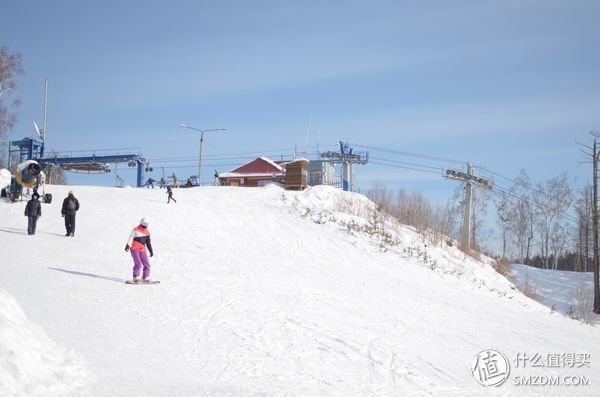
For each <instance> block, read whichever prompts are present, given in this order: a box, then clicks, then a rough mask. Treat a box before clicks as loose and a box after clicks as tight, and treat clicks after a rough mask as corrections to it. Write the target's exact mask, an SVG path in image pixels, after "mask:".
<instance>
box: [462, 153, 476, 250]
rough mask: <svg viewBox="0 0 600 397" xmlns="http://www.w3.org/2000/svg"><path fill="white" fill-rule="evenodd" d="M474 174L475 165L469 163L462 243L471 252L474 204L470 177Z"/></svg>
mask: <svg viewBox="0 0 600 397" xmlns="http://www.w3.org/2000/svg"><path fill="white" fill-rule="evenodd" d="M471 176H473V165H472V164H471V163H467V178H466V179H465V182H466V186H465V210H464V211H463V235H462V243H463V248H464V250H465V251H466V252H471V206H472V205H473V199H472V194H473V186H472V185H471V182H470V181H469V178H470V177H471Z"/></svg>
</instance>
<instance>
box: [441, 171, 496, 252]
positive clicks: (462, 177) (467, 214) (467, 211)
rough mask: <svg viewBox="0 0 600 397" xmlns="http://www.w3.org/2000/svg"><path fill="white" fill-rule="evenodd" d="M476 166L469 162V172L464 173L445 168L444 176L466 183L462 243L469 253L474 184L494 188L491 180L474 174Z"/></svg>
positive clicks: (486, 188)
mask: <svg viewBox="0 0 600 397" xmlns="http://www.w3.org/2000/svg"><path fill="white" fill-rule="evenodd" d="M473 171H474V167H473V165H472V164H471V163H467V172H466V173H464V172H462V171H457V170H445V171H444V174H443V176H444V178H446V179H452V180H455V181H458V182H464V183H465V201H464V203H463V204H464V211H463V230H462V232H463V235H462V245H463V249H464V250H465V251H466V252H467V253H469V252H471V206H472V198H471V197H472V192H473V186H476V187H479V188H482V189H485V190H492V189H493V186H492V184H491V182H490V181H488V180H487V179H483V178H478V177H476V176H475V175H473Z"/></svg>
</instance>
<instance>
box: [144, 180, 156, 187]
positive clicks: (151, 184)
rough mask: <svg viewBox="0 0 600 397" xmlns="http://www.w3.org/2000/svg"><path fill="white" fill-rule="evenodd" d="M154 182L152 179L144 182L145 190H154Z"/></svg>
mask: <svg viewBox="0 0 600 397" xmlns="http://www.w3.org/2000/svg"><path fill="white" fill-rule="evenodd" d="M154 182H156V181H155V180H154V178H152V177H150V178H148V181H146V188H152V189H154Z"/></svg>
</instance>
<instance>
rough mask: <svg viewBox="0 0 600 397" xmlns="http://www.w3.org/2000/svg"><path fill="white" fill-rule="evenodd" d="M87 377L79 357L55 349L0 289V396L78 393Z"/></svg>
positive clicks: (11, 298) (41, 331)
mask: <svg viewBox="0 0 600 397" xmlns="http://www.w3.org/2000/svg"><path fill="white" fill-rule="evenodd" d="M86 376H87V374H86V371H85V368H84V366H83V365H82V363H81V360H80V359H79V358H78V357H76V356H75V355H74V354H72V353H71V354H67V353H65V352H64V351H62V349H60V348H58V347H57V346H56V345H55V344H54V343H53V342H52V341H50V340H49V339H48V337H47V336H46V334H45V333H44V331H43V330H42V329H41V328H40V327H39V326H37V325H35V324H33V323H31V322H30V321H28V320H27V318H26V317H25V314H24V313H23V311H22V310H21V308H20V307H19V305H18V304H17V302H16V301H15V300H14V298H13V297H12V296H10V295H9V294H8V293H6V292H5V291H2V290H0V396H11V395H34V396H48V395H66V394H69V395H71V394H78V393H80V392H82V389H81V387H83V386H84V385H85V380H86Z"/></svg>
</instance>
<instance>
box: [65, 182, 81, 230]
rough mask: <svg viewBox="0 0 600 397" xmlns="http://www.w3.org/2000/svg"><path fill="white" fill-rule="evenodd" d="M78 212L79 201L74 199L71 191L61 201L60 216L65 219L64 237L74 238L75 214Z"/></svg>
mask: <svg viewBox="0 0 600 397" xmlns="http://www.w3.org/2000/svg"><path fill="white" fill-rule="evenodd" d="M77 211H79V200H77V199H76V198H75V195H74V194H73V191H72V190H71V191H70V192H69V195H68V196H67V197H66V198H65V199H64V200H63V204H62V210H61V214H62V216H63V218H65V228H66V229H67V234H65V236H71V237H73V236H75V214H76V213H77Z"/></svg>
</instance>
